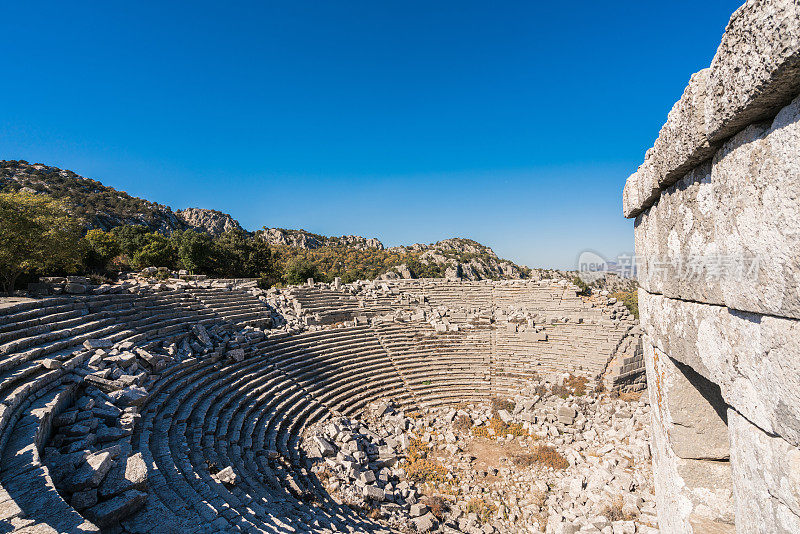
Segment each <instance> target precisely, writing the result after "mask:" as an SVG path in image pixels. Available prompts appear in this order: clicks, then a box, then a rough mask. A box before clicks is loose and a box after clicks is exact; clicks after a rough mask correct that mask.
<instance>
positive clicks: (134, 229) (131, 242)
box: [111, 225, 150, 258]
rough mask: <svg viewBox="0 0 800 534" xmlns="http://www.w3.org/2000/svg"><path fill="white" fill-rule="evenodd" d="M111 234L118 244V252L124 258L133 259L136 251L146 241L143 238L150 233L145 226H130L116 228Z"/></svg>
mask: <svg viewBox="0 0 800 534" xmlns="http://www.w3.org/2000/svg"><path fill="white" fill-rule="evenodd" d="M111 233H112V234H114V237H116V239H117V243H119V248H120V252H122V253H123V254H125V255H126V256H128V257H130V258H133V256H134V254H136V251H138V250H139V249H140V248H142V247H143V246H144V245H145V243H146V239H145V236H146V235H147V234H148V233H150V231H149V230H148V229H147V227H146V226H142V225H130V226H117V227H116V228H114V229H113V230H111Z"/></svg>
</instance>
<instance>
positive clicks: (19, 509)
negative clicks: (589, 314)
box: [0, 281, 625, 533]
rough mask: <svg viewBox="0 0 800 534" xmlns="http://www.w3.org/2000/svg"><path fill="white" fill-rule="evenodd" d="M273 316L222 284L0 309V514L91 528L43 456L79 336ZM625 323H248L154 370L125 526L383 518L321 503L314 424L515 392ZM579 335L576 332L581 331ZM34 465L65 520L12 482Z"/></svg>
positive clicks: (151, 340)
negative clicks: (387, 408) (230, 338)
mask: <svg viewBox="0 0 800 534" xmlns="http://www.w3.org/2000/svg"><path fill="white" fill-rule="evenodd" d="M393 283H396V284H399V285H400V286H401V287H404V288H405V289H403V291H406V290H407V291H408V293H413V291H414V290H415V289H414V287H416V290H417V292H418V293H422V294H424V295H425V298H427V299H429V301H428V302H429V304H433V303H435V302H440V303H455V302H458V306H459V307H461V308H464V307H465V306H464V303H467V304H471V303H481V305H482V306H483V307H485V300H486V299H488V301H489V302H492V301H493V300H492V299H495V298H497V295H496V294H497V293H498V292H500V293H502V294H503V295H505V296H503V297H502V298H512V297H508V296H507V295H510V294H512V293H513V292H515V291H517V290H519V288H517V287H512V286H511V285H508V287H506V285H503V284H498V283H485V282H481V283H459V284H450V285H448V284H444V283H441V282H438V281H437V282H428V281H422V282H416V281H415V282H414V283H413V284H411V283H409V284H406V283H405V282H403V281H399V282H393ZM406 286H407V287H406ZM412 286H413V287H412ZM498 288H499V289H498ZM420 289H421V291H420ZM382 291H383V293H381V292H382ZM521 291H525V289H524V288H523V289H521ZM527 291H528V293H529V294H530V295H531V297H530V302H534V303H536V305H541V306H550V305H551V304H552V305H553V306H555V307H558V306H560V305H561V304H559V299H562V298H567V297H568V296H569V295H568V293H569V290H565V289H564V288H555V289H554V288H551V287H545V286H543V285H542V286H535V285H531V287H529V288H528V289H527ZM296 293H297V295H296V298H297V299H306V301H305V302H301V303H300V306H301V307H304V306H306V305H307V307H306V308H305V309H306V310H307V311H309V312H313V313H315V314H325V313H329V312H330V313H329V315H330V317H333V316H334V315H333V313H334V312H335V311H336V309H338V311H339V312H345V313H347V314H351V315H352V314H354V313H359V314H362V313H367V314H368V313H370V310H372V309H373V308H371V307H370V306H372V305H373V304H374V306H375V308H374V309H378V308H379V307H380V306H386V307H387V309H389V310H397V309H402V308H405V307H408V306H412V305H413V301H414V299H413V298H411V297H409V296H408V294H404V293H399V292H396V291H394V290H391V291H388V292H386V291H384V290H376V291H375V292H374V294H375V295H383V296H372V297H370V298H371V299H373V300H374V303H370V302H366V303H364V304H363V305H360V304H359V303H358V301H357V300H356V299H354V298H352V297H351V296H349V295H347V294H346V293H344V292H340V291H338V290H333V289H324V288H322V289H320V288H304V289H302V290H296ZM564 293H566V294H567V296H566V297H565V296H564V295H563V294H564ZM572 293H574V290H573V291H572ZM342 296H344V298H342ZM431 299H432V300H433V302H431ZM536 299H538V300H536ZM548 299H549V300H548ZM573 299H574V296H573ZM418 300H419V299H417V301H418ZM481 301H483V302H481ZM577 301H578V302H580V299H577ZM573 304H574V305H575V306H579V304H578V303H576V302H573V301H572V300H571V301H570V302H569V306H572V305H573ZM580 305H582V304H580ZM479 307H481V306H475V308H476V309H477V308H479ZM560 309H563V308H560ZM365 310H366V311H365ZM268 317H270V310H269V308H267V307H266V306H264V305H263V304H262V303H261V302H260V301H258V299H256V298H255V297H253V296H252V295H250V294H249V293H246V292H245V291H242V290H238V289H232V290H231V289H228V288H219V287H208V288H186V289H169V290H166V291H157V292H150V291H147V290H146V291H142V292H139V293H133V292H127V293H115V294H106V295H92V296H83V297H54V298H50V299H45V300H42V301H38V302H37V303H25V304H22V305H18V306H14V307H11V308H7V309H4V310H0V454H3V467H2V468H0V519H3V520H6V521H7V522H9V521H11V522H13V523H10V524H12V525H13V528H15V529H21V528H27V527H31V528H39V529H41V531H42V532H49V530H47V529H48V528H50V529H54V530H53V531H64V532H73V531H74V532H84V531H86V532H91V531H94V530H93V529H95V527H94V526H93V525H91V523H88V522H85V521H84V520H83V518H81V516H80V515H79V514H77V512H74V511H73V510H72V509H71V508H70V507H69V505H68V504H67V503H65V502H64V501H63V499H61V498H60V496H58V494H57V492H55V488H54V487H53V484H52V480H50V479H49V478H48V477H49V475H48V473H47V468H46V467H43V466H41V462H40V461H39V460H38V454H39V451H40V450H41V444H42V443H43V441H44V439H46V436H47V434H48V433H49V423H48V421H49V419H48V418H49V417H52V414H53V413H57V412H58V410H59V409H60V405H61V404H63V402H64V401H63V400H61V399H64V398H65V395H69V393H68V392H69V391H70V388H71V387H72V386H71V384H70V382H69V381H68V380H67V377H68V376H69V371H70V369H72V368H73V367H75V366H76V365H79V364H81V363H82V362H83V361H84V360H85V358H86V357H88V356H89V354H90V351H85V350H78V351H76V350H75V349H76V348H80V345H81V344H82V343H83V342H84V341H86V340H88V339H98V338H102V339H109V340H112V341H121V340H129V341H134V342H135V343H136V344H137V345H138V346H140V347H145V348H146V347H155V346H156V345H160V346H161V347H166V346H167V344H168V343H173V342H180V341H181V340H182V339H183V338H184V337H185V336H187V335H188V334H189V332H190V330H191V327H192V326H193V325H196V324H198V323H199V324H206V325H216V326H217V327H218V328H220V327H222V328H223V329H224V328H230V329H233V328H235V327H234V326H233V325H232V323H239V324H256V323H258V322H259V321H262V320H264V319H266V318H268ZM487 317H488V316H487ZM624 328H625V327H623V326H620V325H618V324H616V323H613V322H610V321H606V322H598V323H592V324H579V323H577V322H575V323H563V324H561V323H560V324H556V325H547V326H546V331H547V332H548V338H547V340H546V342H543V343H533V344H532V343H531V341H530V339H525V338H524V337H520V336H519V334H518V333H517V332H510V331H509V332H506V331H505V330H500V329H497V328H492V327H490V326H489V319H488V318H487V319H486V321H485V324H484V325H482V326H479V327H475V328H462V329H460V330H459V331H449V332H435V331H434V329H433V328H432V327H431V325H429V324H428V323H424V322H409V323H393V322H381V323H376V324H374V325H373V326H352V327H348V328H334V329H321V330H316V331H310V332H305V333H301V334H293V335H288V334H283V335H272V336H267V337H266V338H264V335H263V333H262V332H260V331H258V330H242V331H241V332H240V333H239V334H237V337H236V338H235V340H234V342H232V343H231V344H230V345H229V346H228V349H232V348H235V347H239V348H243V349H244V351H245V358H244V359H241V360H240V361H235V362H234V361H229V360H227V359H223V358H222V354H223V353H224V350H217V351H215V352H213V353H211V354H207V355H206V356H205V357H204V358H203V359H197V358H185V359H184V361H183V362H181V363H178V364H175V365H172V366H171V367H169V368H167V369H165V370H163V371H162V372H161V373H160V374H158V375H154V376H151V378H150V381H149V382H148V383H147V388H148V391H149V393H150V395H149V397H148V399H147V401H146V403H145V404H144V405H143V406H142V407H141V409H140V413H141V418H140V419H139V421H138V423H137V424H136V428H135V431H134V434H133V436H131V453H136V452H141V454H142V457H143V459H144V461H145V463H146V465H147V467H148V475H149V487H150V491H149V494H148V500H147V502H146V504H145V507H144V508H143V509H142V510H141V511H140V512H138V513H137V514H135V515H134V516H132V517H130V518H128V519H126V520H124V521H123V526H124V528H125V530H126V531H127V532H131V533H138V532H141V533H145V532H148V533H149V532H152V528H153V525H158V526H159V529H160V531H163V532H197V533H205V532H270V533H274V532H298V531H300V532H307V531H312V532H333V531H339V530H346V529H348V528H350V529H352V528H353V527H354V525H355V528H356V531H364V532H371V531H376V532H377V531H380V528H379V527H377V526H376V525H374V524H372V523H371V522H370V521H369V520H365V519H360V518H359V517H357V516H356V515H355V514H354V513H353V512H352V511H351V510H350V509H349V508H346V507H340V506H338V505H337V504H336V503H335V502H333V501H331V500H330V498H329V497H328V496H327V494H326V493H325V492H324V491H323V490H322V488H320V487H319V482H318V481H317V479H316V478H315V477H314V476H311V475H309V473H308V471H307V469H308V467H309V465H307V462H306V459H305V458H304V456H303V454H302V453H301V449H300V447H299V442H300V439H301V435H302V433H303V430H304V428H305V427H306V426H307V425H308V424H310V423H313V422H315V421H318V420H320V419H324V418H327V417H329V416H331V415H332V414H341V415H350V414H355V413H357V412H359V411H360V410H362V409H363V408H364V407H365V406H367V405H368V404H369V403H370V402H372V401H374V400H377V399H380V398H386V397H390V398H392V399H394V400H395V401H396V402H398V403H399V404H401V405H402V406H404V407H406V408H407V409H414V408H417V407H422V406H435V405H439V404H457V403H460V402H465V401H466V402H470V401H479V400H485V399H487V398H489V397H491V396H493V395H496V394H498V393H499V392H506V391H507V392H511V391H512V390H513V389H514V387H515V386H517V385H519V384H520V382H521V381H522V380H523V379H524V377H525V376H526V375H528V374H530V373H531V372H533V370H535V369H536V368H539V369H548V370H549V369H551V368H552V369H553V370H558V369H559V365H561V366H562V368H563V366H564V365H566V363H570V364H577V365H584V364H585V366H586V369H589V370H593V369H594V367H593V366H597V365H599V364H598V363H597V361H599V360H598V358H597V353H601V354H602V353H603V351H605V350H606V349H607V348H608V347H612V348H611V349H608V350H612V351H613V346H616V345H617V344H618V341H619V336H620V335H621V334H620V332H622V331H623V330H624ZM256 334H257V335H256ZM575 336H582V338H583V341H581V342H575ZM590 353H593V354H594V356H593V358H594V359H592V357H590ZM565 354H571V355H572V356H571V357H569V358H565V356H564V355H565ZM600 359H602V358H600ZM584 360H585V361H584ZM534 363H536V364H538V365H534ZM48 414H49V415H48ZM31 444H33V448H30V447H29V445H31ZM26 447H28V448H26ZM26 454H27V455H28V456H27V457H26V456H25V455H26ZM23 457H25V459H26V460H30V461H29V462H27V463H25V462H22V460H21V459H22V458H23ZM36 462H39V463H38V464H37V463H36ZM228 467H230V468H231V469H232V470H233V472H234V473H235V474H236V477H237V481H236V483H235V484H233V485H226V484H223V483H221V482H219V481H218V479H217V478H216V476H215V475H216V473H217V471H218V470H221V469H225V468H228ZM25 473H28V474H29V475H30V476H28V477H26V476H23V475H24V474H25ZM28 478H30V479H31V480H32V482H30V484H33V485H35V487H36V488H40V489H41V491H40V492H38V493H41V495H42V499H44V500H45V501H46V502H47V503H48V504H47V505H46V506H47V507H48V508H49V509H52V510H58V511H59V512H58V513H54V515H57V516H58V517H63V518H64V519H63V520H64V521H65V523H63V524H55V523H53V524H49V523H50V522H52V521H55V520H54V519H52V518H51V517H50V516H48V515H43V511H42V506H43V505H42V504H41V503H40V501H39V500H37V499H32V500H30V502H29V501H26V497H24V495H32V494H31V493H26V492H25V491H24V488H26V487H28V486H25V485H24V484H22V485H21V484H20V483H21V481H23V480H27V479H28ZM15 484H16V485H15ZM45 488H46V489H47V491H45V490H44V489H45ZM51 490H52V491H51ZM50 500H52V503H51V502H50ZM310 500H316V502H317V503H320V504H321V506H312V505H309V501H310ZM26 507H27V509H26ZM62 512H63V513H62ZM3 514H5V515H3ZM26 515H27V516H28V518H26V517H25V516H26ZM31 521H32V522H31ZM48 524H49V526H47V525H48ZM95 530H96V529H95ZM31 531H32V532H35V531H36V530H31Z"/></svg>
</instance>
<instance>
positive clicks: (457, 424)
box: [453, 414, 472, 432]
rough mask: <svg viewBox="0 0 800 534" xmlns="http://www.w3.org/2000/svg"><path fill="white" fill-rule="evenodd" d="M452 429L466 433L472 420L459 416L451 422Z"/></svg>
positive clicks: (470, 426)
mask: <svg viewBox="0 0 800 534" xmlns="http://www.w3.org/2000/svg"><path fill="white" fill-rule="evenodd" d="M453 428H455V429H456V430H458V431H459V432H467V431H469V429H471V428H472V419H470V417H469V416H468V415H464V414H461V415H459V416H457V417H456V420H455V421H454V422H453Z"/></svg>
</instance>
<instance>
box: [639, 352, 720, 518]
mask: <svg viewBox="0 0 800 534" xmlns="http://www.w3.org/2000/svg"><path fill="white" fill-rule="evenodd" d="M644 353H645V362H646V366H647V378H648V392H649V395H650V405H651V415H652V420H653V421H652V423H653V424H652V432H651V444H650V447H651V450H652V452H653V478H654V482H655V490H656V504H657V508H658V523H659V528H660V530H661V532H664V533H669V534H677V533H691V532H697V533H701V532H712V531H713V532H731V531H732V530H733V517H734V508H733V494H732V489H731V488H732V481H731V475H730V463H729V462H720V461H709V460H697V459H690V458H681V457H679V456H678V455H677V454H676V450H675V448H674V447H673V444H674V443H675V442H676V436H675V431H676V427H677V425H676V424H675V421H674V420H673V414H672V410H671V409H670V405H674V404H675V401H676V400H677V399H674V398H673V396H674V395H679V394H681V392H682V391H681V390H683V392H685V388H676V387H675V382H676V381H678V382H681V380H680V377H679V376H676V374H677V375H680V374H681V373H680V372H679V371H678V368H677V366H675V365H674V363H671V362H670V358H669V357H668V356H667V355H666V354H664V353H663V352H661V351H659V350H658V349H655V348H654V347H653V345H652V343H651V342H650V340H649V339H645V340H644ZM680 439H681V438H678V441H680ZM685 445H686V444H683V446H684V447H685ZM712 528H713V529H714V530H711V529H712Z"/></svg>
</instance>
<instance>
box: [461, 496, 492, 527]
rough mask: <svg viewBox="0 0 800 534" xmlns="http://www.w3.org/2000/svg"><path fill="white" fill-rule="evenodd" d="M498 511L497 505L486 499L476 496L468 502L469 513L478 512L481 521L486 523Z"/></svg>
mask: <svg viewBox="0 0 800 534" xmlns="http://www.w3.org/2000/svg"><path fill="white" fill-rule="evenodd" d="M496 511H497V506H495V505H494V504H492V503H489V502H486V501H485V500H483V499H481V498H478V497H474V498H472V499H470V500H469V502H468V503H467V513H468V514H472V513H474V514H477V515H478V521H480V522H481V523H485V522H486V521H489V520H490V519H491V518H492V514H493V513H495V512H496Z"/></svg>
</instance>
